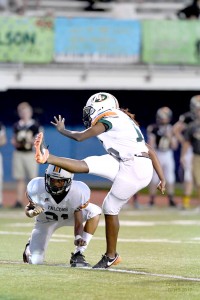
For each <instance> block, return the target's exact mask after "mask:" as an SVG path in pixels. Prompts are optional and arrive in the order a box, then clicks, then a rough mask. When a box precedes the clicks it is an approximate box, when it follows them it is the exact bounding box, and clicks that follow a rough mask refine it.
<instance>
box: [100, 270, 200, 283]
mask: <svg viewBox="0 0 200 300" xmlns="http://www.w3.org/2000/svg"><path fill="white" fill-rule="evenodd" d="M96 270H98V271H100V270H101V269H96ZM107 270H108V271H109V272H117V273H128V274H137V275H147V276H154V277H164V278H172V279H180V280H186V281H198V282H200V278H193V277H184V276H178V275H169V274H156V273H148V272H141V271H133V270H121V269H107Z"/></svg>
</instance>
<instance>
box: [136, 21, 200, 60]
mask: <svg viewBox="0 0 200 300" xmlns="http://www.w3.org/2000/svg"><path fill="white" fill-rule="evenodd" d="M142 31H143V35H142V61H143V62H145V63H155V64H158V63H160V64H192V65H197V64H199V63H200V22H199V21H195V20H193V21H182V20H155V21H153V20H152V21H143V22H142Z"/></svg>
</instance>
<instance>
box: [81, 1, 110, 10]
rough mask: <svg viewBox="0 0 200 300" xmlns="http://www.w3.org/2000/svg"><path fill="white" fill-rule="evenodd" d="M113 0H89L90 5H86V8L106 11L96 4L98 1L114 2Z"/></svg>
mask: <svg viewBox="0 0 200 300" xmlns="http://www.w3.org/2000/svg"><path fill="white" fill-rule="evenodd" d="M112 1H113V0H88V3H89V4H88V6H86V8H85V10H87V11H105V9H103V8H97V7H96V6H95V4H96V3H98V2H103V3H105V2H112Z"/></svg>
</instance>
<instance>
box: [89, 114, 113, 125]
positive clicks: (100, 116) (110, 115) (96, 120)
mask: <svg viewBox="0 0 200 300" xmlns="http://www.w3.org/2000/svg"><path fill="white" fill-rule="evenodd" d="M103 117H117V114H116V113H115V112H114V111H107V112H104V113H102V114H100V115H99V116H97V117H96V118H95V119H94V120H93V121H92V126H94V125H95V124H96V123H97V122H98V121H99V120H100V119H102V118H103Z"/></svg>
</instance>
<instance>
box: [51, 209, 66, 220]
mask: <svg viewBox="0 0 200 300" xmlns="http://www.w3.org/2000/svg"><path fill="white" fill-rule="evenodd" d="M45 215H46V219H47V220H51V221H58V216H57V215H56V214H55V213H53V212H50V211H47V212H45ZM60 217H61V218H63V220H67V219H68V215H67V214H62V215H61V216H60Z"/></svg>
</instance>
